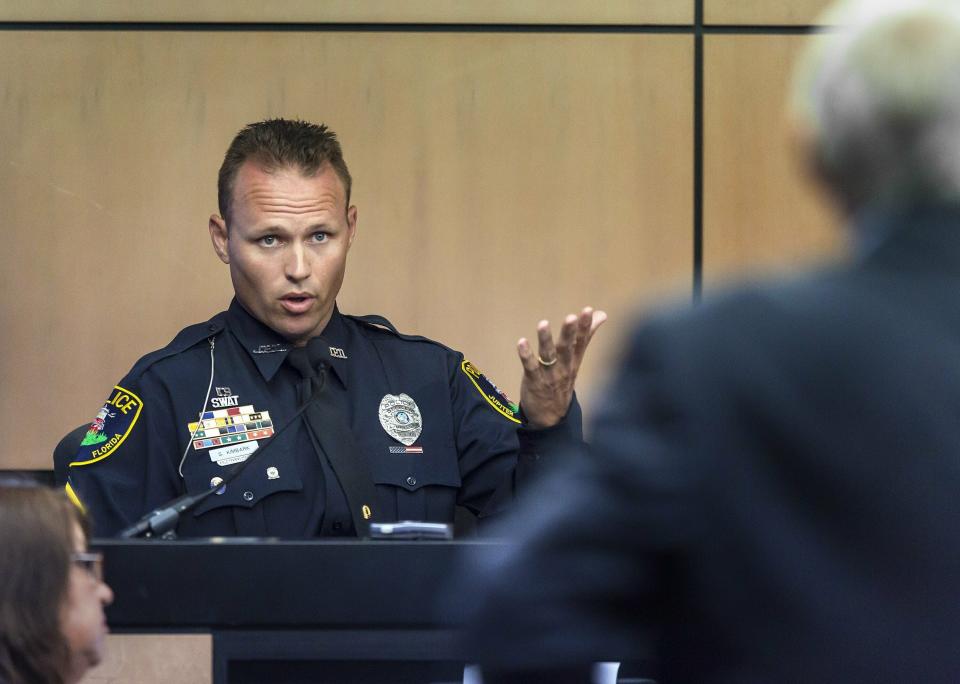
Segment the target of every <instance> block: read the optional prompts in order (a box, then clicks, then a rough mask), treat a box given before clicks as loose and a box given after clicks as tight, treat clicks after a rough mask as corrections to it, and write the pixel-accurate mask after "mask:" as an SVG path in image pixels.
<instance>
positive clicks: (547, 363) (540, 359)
mask: <svg viewBox="0 0 960 684" xmlns="http://www.w3.org/2000/svg"><path fill="white" fill-rule="evenodd" d="M537 362H538V363H539V364H540V365H541V366H543V367H544V368H549V367H550V366H552V365H553V364H555V363H556V362H557V357H554V358H553V360H552V361H544V360H543V357H542V356H540V355H539V354H537Z"/></svg>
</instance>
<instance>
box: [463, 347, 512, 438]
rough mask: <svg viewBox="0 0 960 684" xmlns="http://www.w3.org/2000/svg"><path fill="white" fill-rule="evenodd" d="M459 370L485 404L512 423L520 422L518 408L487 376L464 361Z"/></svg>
mask: <svg viewBox="0 0 960 684" xmlns="http://www.w3.org/2000/svg"><path fill="white" fill-rule="evenodd" d="M460 370H462V371H463V372H464V374H465V375H466V376H467V377H468V378H470V382H472V383H473V386H474V387H476V388H477V391H478V392H480V395H481V396H482V397H483V398H484V399H486V400H487V403H488V404H490V405H491V406H492V407H493V408H494V409H495V410H496V411H497V413H499V414H500V415H502V416H503V417H504V418H507V419H508V420H512V421H513V422H514V423H520V422H521V421H520V407H519V406H517V405H516V404H514V403H513V402H512V401H510V400H509V399H508V398H507V395H506V394H504V393H503V392H502V391H501V390H500V388H499V387H497V386H496V385H494V384H493V383H492V382H490V380H488V379H487V376H485V375H484V374H483V373H481V372H480V369H479V368H477V367H476V366H474V365H473V364H472V363H470V362H469V361H467V360H466V359H464V360H463V362H462V363H461V364H460Z"/></svg>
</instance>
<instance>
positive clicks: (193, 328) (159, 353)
mask: <svg viewBox="0 0 960 684" xmlns="http://www.w3.org/2000/svg"><path fill="white" fill-rule="evenodd" d="M225 328H226V318H225V314H224V313H223V312H221V313H218V314H217V315H216V316H214V317H213V318H211V319H210V320H208V321H205V322H204V323H196V324H194V325H189V326H187V327H186V328H184V329H183V330H181V331H180V332H179V333H177V335H176V337H174V338H173V339H172V340H171V341H170V343H169V344H167V345H166V346H165V347H162V348H161V349H157V350H156V351H152V352H150V353H149V354H146V355H144V356H142V357H141V358H140V360H139V361H137V362H136V363H135V364H134V365H133V368H131V369H130V372H129V373H127V376H126V378H125V381H128V382H129V381H131V380H137V379H138V378H140V377H141V376H142V375H143V374H144V373H145V372H147V371H148V370H149V369H150V368H151V367H153V366H155V365H156V364H157V363H159V362H161V361H163V360H164V359H169V358H171V357H174V356H177V355H178V354H182V353H183V352H185V351H187V350H188V349H191V348H192V347H194V346H196V345H198V344H200V343H201V342H204V341H206V340H209V339H210V338H215V337H216V336H217V335H219V334H220V333H222V332H223V331H224V329H225Z"/></svg>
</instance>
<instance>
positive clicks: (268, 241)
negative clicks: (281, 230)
mask: <svg viewBox="0 0 960 684" xmlns="http://www.w3.org/2000/svg"><path fill="white" fill-rule="evenodd" d="M257 242H259V243H260V244H261V245H263V246H264V247H273V246H274V245H275V244H277V236H276V235H264V236H263V237H262V238H260V239H259V240H257Z"/></svg>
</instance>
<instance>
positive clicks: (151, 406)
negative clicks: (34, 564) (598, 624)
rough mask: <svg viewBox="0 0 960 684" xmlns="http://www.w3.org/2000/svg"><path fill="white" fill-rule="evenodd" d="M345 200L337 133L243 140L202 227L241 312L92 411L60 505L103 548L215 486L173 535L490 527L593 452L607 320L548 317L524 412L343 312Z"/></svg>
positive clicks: (193, 333) (182, 338) (441, 352)
mask: <svg viewBox="0 0 960 684" xmlns="http://www.w3.org/2000/svg"><path fill="white" fill-rule="evenodd" d="M350 186H351V179H350V173H349V171H348V169H347V165H346V163H345V162H344V160H343V155H342V152H341V149H340V145H339V142H338V141H337V138H336V136H335V134H334V133H333V132H332V131H330V130H328V129H327V128H326V127H325V126H322V125H321V126H318V125H314V124H311V123H307V122H303V121H289V120H283V119H274V120H268V121H263V122H259V123H255V124H251V125H250V126H247V127H246V128H244V129H243V130H242V131H240V133H239V134H238V135H237V136H236V138H235V139H234V140H233V142H232V143H231V145H230V148H229V149H228V150H227V153H226V156H225V158H224V161H223V165H222V166H221V168H220V174H219V179H218V197H219V209H220V214H219V215H214V216H212V217H211V218H210V222H209V229H210V237H211V239H212V242H213V247H214V249H215V251H216V253H217V255H218V256H219V257H220V259H221V260H222V261H223V262H224V263H225V264H227V265H228V266H229V267H230V276H231V279H232V281H233V287H234V292H235V298H234V300H233V301H232V302H231V303H230V306H229V308H228V309H227V310H226V311H225V312H222V313H219V314H217V315H216V316H214V317H213V318H211V319H210V320H209V321H207V322H205V323H201V324H198V325H193V326H190V327H188V328H186V329H185V330H183V331H181V332H180V334H178V335H177V336H176V338H174V340H173V341H172V342H171V343H170V344H168V345H167V346H166V347H164V348H163V349H160V350H158V351H155V352H153V353H151V354H148V355H146V356H144V357H143V358H142V359H140V360H139V361H138V362H137V363H136V365H134V367H133V369H132V370H131V371H130V372H129V373H128V374H127V375H126V377H124V378H123V380H121V381H120V383H119V384H117V385H116V386H115V387H114V389H113V390H112V391H111V392H110V394H109V396H108V398H107V401H106V402H105V403H104V405H103V407H102V408H101V409H100V411H99V412H98V413H97V416H96V418H95V419H94V421H93V423H92V424H91V426H90V428H89V430H88V431H87V433H86V435H85V437H84V439H83V442H82V446H81V448H80V451H79V453H78V454H77V456H76V457H75V458H74V460H73V461H72V462H71V463H70V468H69V480H68V485H67V491H68V494H70V495H71V496H72V497H74V499H75V501H76V502H77V503H79V504H81V505H83V506H85V507H86V508H87V509H88V511H89V512H90V513H91V514H92V517H93V519H94V521H95V525H96V529H97V533H98V534H100V535H111V534H115V533H116V532H117V531H118V530H120V529H122V528H124V527H125V526H127V525H129V524H130V523H131V522H133V521H135V520H136V519H138V518H139V517H140V516H142V515H143V514H144V513H145V512H147V511H149V510H151V509H152V508H153V507H156V506H158V505H160V504H162V503H164V502H165V501H168V500H170V499H172V498H174V497H176V496H178V495H180V494H183V493H185V492H190V493H194V492H202V491H205V490H208V489H211V488H215V489H216V494H215V495H213V496H210V497H209V498H207V499H206V500H205V501H204V502H203V503H202V504H201V505H200V506H199V507H197V508H196V509H195V510H193V511H191V512H189V513H188V514H186V515H184V516H182V518H181V520H180V523H179V525H178V529H177V532H178V534H180V535H181V536H191V535H192V536H207V535H224V534H239V535H270V536H279V537H310V536H316V535H323V536H353V535H356V534H361V535H362V534H364V533H365V532H366V531H367V529H368V525H369V523H370V521H396V520H423V521H433V522H452V520H453V515H454V507H455V506H456V505H458V504H459V505H462V506H465V507H466V508H468V509H469V510H471V511H472V512H473V513H475V514H476V515H478V516H480V517H486V516H492V515H495V514H497V513H499V512H501V511H502V510H503V509H504V507H505V506H506V505H508V504H509V502H510V501H511V499H512V498H513V494H514V490H515V487H516V486H517V483H518V481H519V480H521V479H522V478H523V477H524V475H525V473H526V472H527V471H528V470H529V467H530V464H531V463H533V462H534V461H536V460H537V459H538V457H539V455H540V454H541V453H543V452H546V451H549V450H551V449H552V448H553V445H555V444H556V443H559V442H562V441H569V440H578V439H580V414H579V408H578V406H577V405H576V401H575V399H574V398H573V385H574V380H575V378H576V374H577V370H578V369H579V366H580V363H581V361H582V359H583V355H584V352H585V350H586V347H587V344H588V343H589V341H590V339H591V337H592V335H593V333H594V332H595V331H596V329H597V327H598V326H599V325H600V324H601V323H602V322H603V321H604V320H605V315H604V314H603V312H594V311H593V310H591V309H589V308H587V309H584V310H583V311H582V312H581V314H580V315H579V316H574V315H571V316H568V317H567V318H566V320H565V321H564V324H563V326H562V329H561V331H560V335H559V337H558V339H557V341H556V342H554V339H553V336H552V333H551V331H550V327H549V325H548V323H547V322H546V321H541V323H540V325H539V326H538V352H537V353H535V352H534V351H533V349H532V346H531V344H530V343H529V342H528V341H527V340H525V339H522V340H520V341H519V343H518V353H519V356H520V360H521V363H522V364H523V367H524V377H523V382H522V386H521V397H520V399H521V405H522V407H523V409H522V410H520V408H519V406H517V405H514V404H512V403H511V402H510V401H509V400H508V399H507V398H506V396H504V395H503V393H502V392H500V391H499V390H498V389H497V388H496V387H495V386H494V385H493V384H492V383H491V382H490V381H489V380H487V379H486V378H485V377H484V375H483V374H482V373H481V372H480V371H479V370H478V369H477V368H476V367H474V366H473V365H471V364H470V363H469V362H468V361H466V360H464V358H463V356H462V355H461V354H459V353H458V352H455V351H453V350H451V349H448V348H447V347H444V346H443V345H441V344H438V343H436V342H433V341H430V340H427V339H425V338H422V337H414V336H409V335H402V334H400V333H398V332H397V331H396V330H395V329H394V328H393V326H391V325H390V324H389V322H387V321H386V320H385V319H382V318H379V317H355V316H348V315H345V314H342V313H341V312H340V311H339V310H338V309H337V305H336V297H337V293H338V292H339V290H340V286H341V284H342V282H343V277H344V271H345V267H346V259H347V254H348V252H349V249H350V246H351V245H352V244H353V240H354V238H355V237H356V226H357V208H356V207H355V206H351V205H350ZM287 423H289V427H288V429H282V428H283V427H284V426H285V425H286V424H287ZM281 430H282V431H281ZM274 441H275V443H272V442H274ZM268 444H270V447H269V451H267V450H265V451H264V452H263V453H262V454H261V455H260V456H262V457H257V458H256V459H255V460H253V461H251V462H250V463H249V464H245V466H244V469H243V471H242V472H241V473H240V475H239V476H237V477H236V478H235V479H232V480H231V479H229V478H228V475H229V473H231V472H232V471H233V469H234V468H237V467H239V465H237V464H241V463H244V462H245V461H246V460H247V459H251V458H253V457H254V455H255V454H256V453H257V451H259V450H260V449H266V446H267V445H268Z"/></svg>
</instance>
